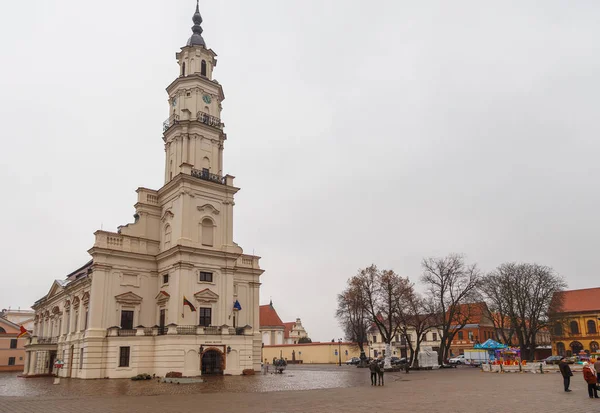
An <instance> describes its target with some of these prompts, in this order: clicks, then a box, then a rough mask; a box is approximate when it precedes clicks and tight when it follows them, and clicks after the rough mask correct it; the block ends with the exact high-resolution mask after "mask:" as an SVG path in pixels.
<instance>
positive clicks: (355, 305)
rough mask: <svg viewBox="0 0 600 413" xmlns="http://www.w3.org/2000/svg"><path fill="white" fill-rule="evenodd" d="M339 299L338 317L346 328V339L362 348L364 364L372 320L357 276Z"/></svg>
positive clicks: (344, 328) (361, 354)
mask: <svg viewBox="0 0 600 413" xmlns="http://www.w3.org/2000/svg"><path fill="white" fill-rule="evenodd" d="M337 300H338V307H337V310H336V313H335V314H336V317H337V319H338V321H339V323H340V326H341V327H342V329H343V330H344V335H345V337H346V339H347V340H349V341H352V342H355V343H356V345H357V346H358V348H359V349H360V359H361V363H362V364H363V365H364V364H365V362H366V355H365V349H364V343H365V342H367V330H368V329H369V326H370V322H369V314H368V313H367V311H366V309H365V301H364V298H363V296H362V290H361V289H360V285H359V284H358V283H357V282H356V279H355V278H351V279H350V280H348V286H347V287H346V289H345V290H344V291H342V293H340V294H338V297H337Z"/></svg>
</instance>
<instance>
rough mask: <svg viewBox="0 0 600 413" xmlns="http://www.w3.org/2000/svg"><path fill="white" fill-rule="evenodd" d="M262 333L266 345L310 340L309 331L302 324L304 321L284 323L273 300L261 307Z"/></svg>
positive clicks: (297, 320) (297, 319)
mask: <svg viewBox="0 0 600 413" xmlns="http://www.w3.org/2000/svg"><path fill="white" fill-rule="evenodd" d="M259 312H260V334H261V337H262V343H263V345H265V346H270V345H280V344H298V343H301V342H303V341H310V339H309V337H308V333H307V332H306V330H305V329H304V326H303V325H302V321H301V320H300V319H299V318H296V321H292V322H288V323H284V322H283V321H281V318H280V317H279V314H277V311H276V310H275V307H273V301H271V302H270V303H269V304H267V305H261V306H260V309H259Z"/></svg>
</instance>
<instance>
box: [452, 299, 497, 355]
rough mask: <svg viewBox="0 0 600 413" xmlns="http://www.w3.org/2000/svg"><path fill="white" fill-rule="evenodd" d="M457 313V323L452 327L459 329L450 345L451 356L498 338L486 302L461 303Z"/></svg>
mask: <svg viewBox="0 0 600 413" xmlns="http://www.w3.org/2000/svg"><path fill="white" fill-rule="evenodd" d="M457 314H458V315H457V316H456V318H457V319H456V320H455V324H454V325H453V327H451V328H455V329H456V330H457V331H456V333H455V335H454V338H453V340H452V343H451V345H450V357H454V356H458V355H459V354H463V353H464V351H465V350H469V349H472V348H473V346H474V345H475V344H480V343H484V342H485V341H486V340H488V339H496V328H495V325H494V322H493V320H492V319H491V316H490V311H489V310H488V307H487V304H486V303H484V302H478V303H469V304H461V305H460V309H459V310H458V312H457ZM465 321H466V323H465ZM463 324H464V326H463V327H462V328H460V327H461V326H462V325H463Z"/></svg>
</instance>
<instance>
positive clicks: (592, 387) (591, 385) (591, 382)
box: [583, 362, 598, 399]
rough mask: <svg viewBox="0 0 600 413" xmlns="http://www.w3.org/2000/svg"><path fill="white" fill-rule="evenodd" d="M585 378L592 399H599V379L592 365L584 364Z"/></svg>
mask: <svg viewBox="0 0 600 413" xmlns="http://www.w3.org/2000/svg"><path fill="white" fill-rule="evenodd" d="M583 378H584V379H585V381H586V382H587V385H588V394H589V395H590V399H593V398H596V399H597V398H598V390H597V386H598V377H596V373H595V371H594V370H593V369H592V367H590V363H587V362H585V363H583Z"/></svg>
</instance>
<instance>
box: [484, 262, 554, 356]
mask: <svg viewBox="0 0 600 413" xmlns="http://www.w3.org/2000/svg"><path fill="white" fill-rule="evenodd" d="M482 285H483V287H482V290H483V292H484V294H485V296H486V299H487V301H488V303H490V304H491V307H492V308H495V309H496V310H497V311H498V312H502V313H503V314H502V317H504V318H505V319H508V321H509V323H510V326H511V328H512V329H513V330H514V333H515V336H516V338H517V340H518V342H519V347H520V348H521V357H522V358H523V359H527V360H533V359H534V357H535V350H536V348H537V339H538V336H539V333H540V332H541V331H543V330H546V329H547V330H552V327H553V325H552V324H553V321H552V314H555V313H557V312H558V311H559V307H560V305H561V301H560V299H559V298H557V297H560V295H559V294H557V293H558V292H560V291H562V290H563V289H565V288H566V283H565V281H564V279H563V278H562V277H561V276H560V275H558V274H556V273H555V271H554V270H553V269H552V268H550V267H546V266H542V265H538V264H517V263H505V264H502V265H500V266H499V267H498V268H497V269H496V270H495V271H494V272H492V273H491V274H489V275H488V276H487V277H486V278H485V282H484V284H482ZM490 285H491V286H493V287H491V286H490Z"/></svg>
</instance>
